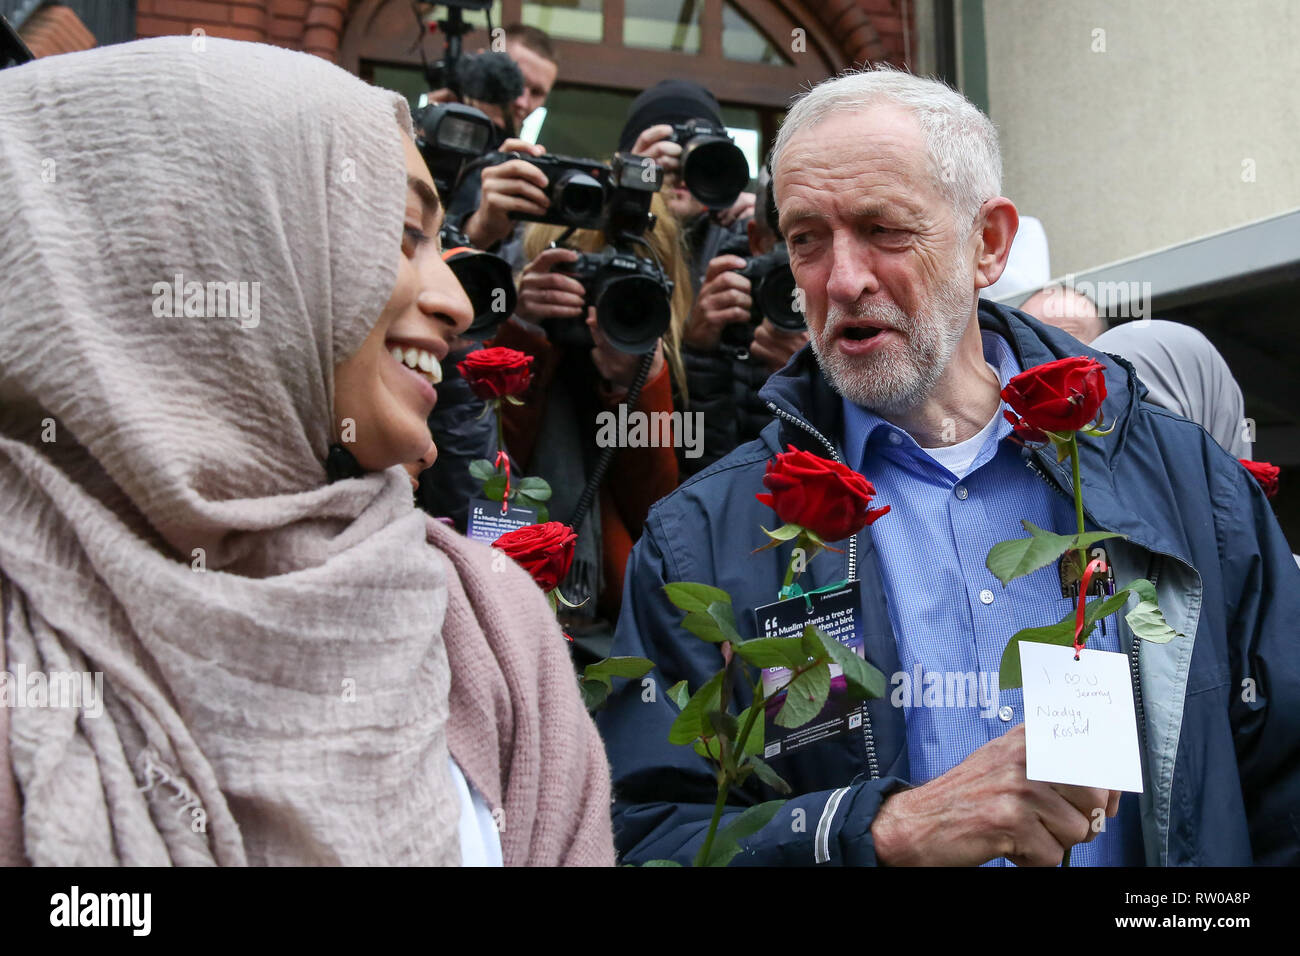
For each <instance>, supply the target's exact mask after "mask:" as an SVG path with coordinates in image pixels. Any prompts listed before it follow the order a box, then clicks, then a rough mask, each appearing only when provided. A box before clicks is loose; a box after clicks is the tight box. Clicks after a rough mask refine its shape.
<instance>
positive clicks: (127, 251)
mask: <svg viewBox="0 0 1300 956" xmlns="http://www.w3.org/2000/svg"><path fill="white" fill-rule="evenodd" d="M399 128H405V129H407V130H408V131H409V129H410V118H409V115H408V112H407V108H406V105H405V103H404V102H403V100H402V99H401V98H400V97H399V96H397V95H396V94H393V93H389V92H385V91H382V90H379V89H375V88H372V87H369V86H367V85H366V84H364V83H362V82H361V81H359V80H357V79H356V78H355V77H353V76H351V75H349V74H348V73H346V72H344V71H343V70H340V69H339V68H337V67H335V66H332V65H330V64H328V63H326V62H324V61H323V60H320V59H318V58H316V57H312V56H308V55H305V54H299V53H292V52H289V51H286V50H281V49H278V48H275V47H270V46H262V45H257V44H246V43H235V42H231V41H225V40H219V39H213V38H191V37H166V38H160V39H155V40H146V41H140V42H136V43H128V44H123V45H120V46H110V47H105V48H102V49H97V50H92V51H89V52H85V53H75V54H71V55H68V56H60V57H53V58H49V59H43V60H38V61H36V62H34V63H31V64H28V65H25V66H22V67H17V68H13V69H9V70H5V71H3V72H0V276H2V277H3V279H2V280H0V281H3V283H4V290H3V295H0V363H2V364H0V500H2V501H3V508H4V516H5V519H4V527H3V531H2V532H0V591H2V594H0V600H2V607H0V610H2V613H3V616H2V618H0V636H2V637H3V641H4V645H5V650H6V653H7V665H6V666H7V668H8V670H9V671H10V672H16V670H17V669H19V668H23V669H25V670H26V672H27V674H28V675H31V674H33V673H36V672H39V673H41V674H43V675H47V676H48V675H54V674H59V673H65V672H70V673H80V672H88V673H91V674H94V673H100V674H102V675H103V678H102V686H103V698H104V699H103V701H102V705H103V712H102V714H99V715H96V714H95V713H94V711H95V706H94V701H89V702H88V701H86V700H85V699H84V698H83V700H82V702H81V706H79V707H78V706H18V705H16V704H15V700H14V697H15V692H16V693H17V695H18V696H24V695H25V697H24V701H23V703H24V704H33V703H35V704H39V703H40V701H39V700H38V699H36V698H35V697H33V696H32V695H33V693H34V692H33V691H32V689H31V686H30V685H31V680H32V678H30V677H29V678H28V685H29V686H28V687H26V688H21V687H15V686H13V685H14V682H13V681H12V680H10V681H8V684H9V691H10V701H9V706H11V707H12V708H13V709H12V710H11V711H10V712H9V716H10V740H9V743H10V749H11V754H12V760H13V766H14V773H15V776H16V778H17V780H18V783H19V787H20V789H21V793H22V798H23V821H22V826H23V842H24V846H25V851H26V854H27V856H28V858H29V859H30V860H31V861H32V862H33V863H37V864H109V863H123V864H167V863H187V864H188V863H212V862H216V863H221V864H241V863H254V864H301V863H307V864H316V863H344V864H383V863H394V864H395V863H429V864H441V863H455V862H458V860H459V846H458V843H457V838H456V821H457V818H458V815H459V805H458V803H457V800H456V795H455V790H454V789H453V784H452V781H451V779H450V774H449V769H448V759H447V757H448V753H447V744H446V732H445V724H446V719H447V699H448V686H449V680H450V678H449V672H448V667H447V658H446V651H445V648H444V646H443V642H442V638H441V627H442V623H443V615H444V611H445V607H446V600H447V598H446V595H447V589H446V582H445V576H446V573H447V572H446V569H445V565H444V564H443V563H442V561H441V560H440V559H439V557H438V556H437V554H436V553H434V552H433V551H432V550H431V549H430V548H428V547H426V545H425V522H424V520H423V518H422V517H421V516H420V515H419V514H418V513H417V512H415V511H414V510H413V509H412V507H411V499H410V491H409V486H408V485H407V481H406V477H405V475H404V474H403V473H402V472H401V470H400V469H391V470H390V471H388V472H386V473H383V474H374V475H367V476H365V477H363V478H359V479H351V480H346V481H340V482H337V483H335V484H332V485H331V484H327V483H326V478H325V472H324V469H323V466H322V460H323V459H324V458H325V456H326V453H327V449H328V447H329V444H330V442H331V422H330V419H331V409H332V407H333V402H334V382H333V371H334V366H335V365H336V363H338V362H340V361H341V360H343V359H345V358H346V357H348V356H350V355H351V354H352V353H353V352H355V351H356V349H357V348H358V347H359V346H360V344H361V342H362V340H363V339H364V338H365V336H366V334H367V333H368V331H369V330H370V328H371V327H372V326H373V324H374V322H375V320H376V319H377V318H378V316H379V314H380V312H381V311H382V309H383V307H384V305H385V303H386V301H387V299H388V297H389V295H390V294H391V291H392V288H393V286H394V283H395V281H396V278H395V277H396V269H397V258H398V255H399V249H400V234H401V228H402V212H403V208H404V201H405V200H404V197H405V172H404V163H403V159H402V151H401V145H400V136H399ZM178 275H179V276H180V277H181V278H180V279H179V280H178V279H177V278H176V277H177V276H178ZM177 282H179V283H180V288H181V290H182V296H181V299H182V300H183V301H174V300H175V299H176V296H175V294H174V290H175V288H176V284H177ZM191 282H193V283H201V284H202V285H203V289H202V292H201V293H198V294H196V293H195V289H196V287H194V286H188V284H189V283H191ZM209 283H212V284H213V285H209ZM217 283H234V284H235V285H233V286H227V287H226V289H225V290H224V291H226V292H227V293H229V294H231V296H232V298H231V299H230V300H228V301H227V303H226V308H225V311H226V313H227V315H226V316H224V317H223V316H222V315H221V314H220V313H221V311H222V309H221V303H220V297H219V296H217V297H216V298H214V290H215V291H216V292H221V291H223V290H221V289H217V287H216V284H217ZM169 286H170V287H171V290H172V294H171V295H170V296H169V295H168V294H167V292H168V287H169ZM241 295H242V298H241ZM235 299H238V300H239V306H241V307H242V309H236V307H235V306H234V305H232V304H231V302H232V301H233V300H235ZM169 300H172V301H169ZM231 313H234V314H231ZM3 694H4V689H3V687H0V700H3ZM64 702H65V703H66V700H65V701H64ZM49 703H50V704H53V703H56V702H55V701H53V700H51V701H49Z"/></svg>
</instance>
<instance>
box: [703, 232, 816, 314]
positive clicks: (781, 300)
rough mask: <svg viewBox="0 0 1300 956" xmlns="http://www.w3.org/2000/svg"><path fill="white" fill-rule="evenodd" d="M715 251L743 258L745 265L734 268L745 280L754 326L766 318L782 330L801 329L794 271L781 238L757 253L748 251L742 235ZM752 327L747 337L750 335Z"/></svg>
mask: <svg viewBox="0 0 1300 956" xmlns="http://www.w3.org/2000/svg"><path fill="white" fill-rule="evenodd" d="M718 255H720V256H723V255H729V256H740V257H741V258H743V259H746V260H747V261H746V262H745V267H744V268H743V269H739V270H737V271H738V272H739V274H740V275H742V276H744V277H745V278H746V279H748V280H749V284H750V298H751V300H752V302H753V304H752V305H751V306H750V310H749V315H750V325H751V326H756V325H758V324H759V323H760V322H762V321H763V319H765V318H766V319H768V320H769V321H770V322H771V323H772V324H773V325H775V326H776V327H777V328H778V329H781V330H782V331H785V332H802V331H804V329H805V325H804V317H803V311H802V310H801V309H799V308H796V306H798V305H799V304H800V303H799V302H798V292H797V288H796V286H795V281H794V272H793V271H791V269H790V250H789V249H788V248H787V246H786V244H785V242H778V243H777V244H776V245H775V246H773V247H772V248H771V250H769V251H768V252H765V253H763V254H762V255H758V256H751V255H750V254H749V243H748V241H747V240H746V239H745V238H744V237H743V236H742V237H739V238H737V239H736V240H734V241H732V242H730V243H727V244H725V245H724V246H723V247H722V248H721V249H719V250H718ZM752 334H753V333H752V329H751V330H749V331H748V332H747V338H750V337H752Z"/></svg>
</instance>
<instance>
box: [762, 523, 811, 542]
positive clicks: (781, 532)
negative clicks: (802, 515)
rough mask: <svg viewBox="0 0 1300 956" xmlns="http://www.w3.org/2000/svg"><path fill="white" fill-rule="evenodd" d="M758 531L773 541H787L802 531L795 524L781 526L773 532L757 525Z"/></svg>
mask: <svg viewBox="0 0 1300 956" xmlns="http://www.w3.org/2000/svg"><path fill="white" fill-rule="evenodd" d="M759 530H760V531H762V532H763V534H765V535H767V536H768V537H769V538H771V539H772V540H773V541H789V540H790V539H791V538H796V537H798V536H799V532H800V531H802V530H803V528H801V527H799V526H798V525H797V524H783V525H781V527H779V528H777V529H776V530H775V531H768V530H767V529H766V528H764V527H763V526H762V525H759Z"/></svg>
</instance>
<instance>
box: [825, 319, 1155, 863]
mask: <svg viewBox="0 0 1300 956" xmlns="http://www.w3.org/2000/svg"><path fill="white" fill-rule="evenodd" d="M982 335H983V342H984V357H985V360H986V361H987V362H988V363H989V364H990V365H992V366H993V367H994V368H995V369H997V371H998V378H999V380H1000V383H1001V385H1002V386H1005V385H1006V384H1007V381H1008V380H1009V379H1010V378H1011V377H1012V376H1013V375H1016V374H1018V373H1019V372H1020V371H1021V369H1020V368H1019V365H1018V364H1017V361H1016V357H1015V355H1014V354H1013V353H1012V351H1011V348H1010V346H1009V345H1008V344H1007V343H1006V341H1005V340H1004V339H1003V338H1002V337H1001V336H999V335H997V334H995V333H993V332H989V331H984V332H983V333H982ZM1006 407H1007V406H1006V404H1005V403H1003V404H1002V405H1001V406H1000V407H999V408H998V411H997V414H996V417H995V423H994V426H993V428H992V430H991V431H990V432H989V433H988V435H987V438H986V439H985V441H984V443H983V445H982V447H980V448H979V450H978V452H977V453H976V455H975V458H974V459H973V460H972V462H971V466H970V468H969V469H968V471H967V473H966V474H965V476H964V477H961V478H959V477H958V476H957V475H955V474H953V472H951V471H949V470H948V469H947V468H945V467H944V466H943V465H941V464H940V463H939V462H938V461H936V460H935V459H934V458H933V457H931V456H930V455H929V454H928V453H927V452H926V451H925V450H924V449H922V448H921V447H920V445H918V444H917V443H916V441H915V440H914V439H913V438H912V437H911V435H909V434H908V433H907V432H905V431H903V430H902V429H901V428H898V427H897V426H895V425H892V424H890V423H889V422H887V421H885V420H884V419H882V418H880V417H879V416H877V415H875V414H873V413H872V412H870V411H868V410H866V409H864V408H862V407H860V406H858V405H855V404H853V403H852V402H850V401H848V400H847V399H846V400H844V443H845V444H844V451H845V455H844V459H845V461H846V462H847V463H848V464H849V465H850V466H851V467H854V468H855V469H856V470H857V471H859V472H860V473H861V474H862V475H863V476H864V477H866V478H867V479H868V480H869V481H871V482H872V484H874V485H875V488H876V499H875V501H874V502H873V505H874V506H876V507H879V506H882V505H889V506H890V509H891V510H890V513H889V514H888V515H886V516H885V517H884V518H882V519H881V520H879V521H877V522H875V523H874V524H873V525H872V526H871V536H872V539H873V541H874V543H875V546H876V549H877V551H878V552H879V554H880V569H881V575H882V577H883V578H884V585H885V593H886V595H887V598H888V605H889V616H890V621H891V623H892V625H893V629H894V636H895V640H896V642H897V645H898V655H899V662H900V667H901V670H900V672H899V674H897V675H894V677H893V678H892V679H891V686H890V694H891V699H892V701H893V703H894V704H895V705H896V706H901V707H903V709H904V712H905V714H906V719H907V752H908V760H909V762H910V765H911V768H912V782H913V783H915V784H918V785H919V784H923V783H926V782H928V781H930V780H933V779H934V778H935V777H938V776H940V775H941V774H944V773H946V772H947V771H949V770H951V769H952V768H953V767H955V766H956V765H957V764H959V763H961V762H962V761H963V760H964V759H966V757H968V756H969V755H970V754H971V753H972V752H973V751H975V750H976V749H978V748H979V747H981V746H983V745H984V744H986V743H988V742H989V741H991V740H994V739H995V738H997V737H1000V736H1001V735H1002V734H1004V733H1006V732H1007V731H1008V730H1010V729H1011V728H1012V727H1014V726H1016V725H1017V724H1019V723H1021V722H1022V721H1023V720H1024V708H1023V702H1022V696H1021V691H1020V689H1019V688H1016V689H1014V690H1011V691H1003V692H1001V693H1000V694H999V691H998V669H999V667H1000V665H1001V661H1002V651H1003V648H1005V647H1006V644H1007V641H1008V639H1010V637H1011V635H1013V634H1014V633H1016V631H1018V630H1020V629H1022V628H1026V627H1038V626H1042V625H1047V624H1055V623H1056V622H1057V621H1059V620H1061V618H1062V617H1064V616H1065V615H1066V613H1067V612H1069V611H1070V609H1071V608H1072V606H1073V602H1071V601H1070V600H1068V599H1066V598H1063V597H1061V587H1060V579H1059V577H1058V572H1057V566H1056V564H1055V563H1052V564H1050V565H1048V566H1047V567H1045V568H1041V569H1039V570H1038V571H1035V572H1034V573H1033V574H1029V575H1026V576H1024V577H1022V578H1018V579H1016V580H1015V581H1013V582H1011V584H1010V585H1008V586H1006V587H1003V586H1002V583H1001V582H1000V581H999V580H998V579H997V578H996V577H994V576H993V574H992V572H990V571H989V570H988V568H987V567H985V565H984V561H985V558H986V557H987V556H988V553H989V549H990V548H991V547H993V545H995V544H997V543H998V542H999V541H1006V540H1009V539H1011V538H1023V537H1025V534H1026V533H1025V530H1024V528H1023V526H1022V525H1021V524H1020V520H1021V519H1022V518H1024V519H1026V520H1028V521H1032V522H1033V523H1034V524H1036V525H1038V526H1039V527H1040V528H1046V529H1048V530H1050V531H1055V532H1057V533H1058V534H1071V533H1073V532H1074V531H1075V530H1076V518H1075V513H1074V504H1073V501H1072V500H1070V499H1068V498H1066V497H1065V496H1064V495H1062V494H1061V493H1060V492H1059V491H1057V490H1056V489H1055V488H1053V487H1052V486H1050V485H1049V484H1048V483H1047V481H1046V480H1045V479H1044V478H1041V477H1039V476H1038V475H1037V474H1036V473H1035V472H1034V471H1033V470H1032V469H1030V468H1029V467H1028V466H1027V464H1026V462H1025V461H1024V460H1023V459H1022V458H1021V456H1020V454H1019V449H1018V448H1017V447H1016V445H1015V444H1014V443H1013V442H1011V441H1009V440H1008V439H1007V436H1008V435H1009V434H1010V433H1011V425H1010V423H1009V422H1007V421H1006V419H1005V418H1004V417H1003V415H1002V411H1003V409H1005V408H1006ZM1086 493H1087V492H1086V489H1085V494H1086ZM1105 624H1106V631H1105V633H1104V634H1103V633H1102V632H1101V630H1100V629H1097V630H1095V631H1094V632H1093V634H1092V636H1091V637H1090V638H1089V639H1088V646H1089V647H1091V648H1096V649H1098V650H1106V651H1118V650H1120V649H1121V648H1120V646H1119V634H1118V630H1117V627H1116V624H1115V619H1114V617H1113V616H1112V617H1111V618H1108V619H1107V620H1106V622H1105ZM1070 862H1071V865H1074V866H1126V865H1127V866H1141V865H1142V864H1143V854H1142V831H1141V824H1140V821H1139V816H1138V801H1137V794H1125V795H1124V796H1123V798H1122V799H1121V802H1120V813H1119V816H1117V817H1115V818H1114V819H1107V820H1106V826H1105V831H1104V832H1103V833H1101V834H1099V835H1098V836H1097V838H1096V839H1094V840H1093V841H1092V842H1090V843H1082V844H1078V845H1077V846H1076V847H1075V848H1074V849H1073V851H1072V852H1071V857H1070ZM988 865H1001V866H1006V865H1009V864H1008V861H1007V860H1005V859H998V860H994V861H991V864H988Z"/></svg>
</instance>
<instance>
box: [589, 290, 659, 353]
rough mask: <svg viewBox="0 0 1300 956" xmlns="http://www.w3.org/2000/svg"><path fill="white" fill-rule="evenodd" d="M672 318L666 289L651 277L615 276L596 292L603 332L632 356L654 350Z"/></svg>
mask: <svg viewBox="0 0 1300 956" xmlns="http://www.w3.org/2000/svg"><path fill="white" fill-rule="evenodd" d="M671 317H672V312H671V309H670V307H669V302H668V293H667V290H666V289H665V288H664V286H663V285H662V284H660V283H658V282H656V281H655V280H654V279H651V278H649V277H648V276H643V275H633V276H613V277H611V278H609V279H607V280H606V281H605V282H603V283H602V284H601V285H600V288H599V290H598V291H597V293H596V323H597V324H598V325H599V326H600V331H601V332H602V333H604V335H605V338H607V339H609V343H610V345H612V346H614V348H616V349H618V350H619V351H620V352H626V353H628V354H629V355H644V354H645V353H646V352H649V351H651V350H652V349H653V348H654V347H655V343H656V342H658V341H659V339H660V338H661V337H662V336H663V334H664V333H665V332H667V331H668V324H669V321H670V319H671Z"/></svg>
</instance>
